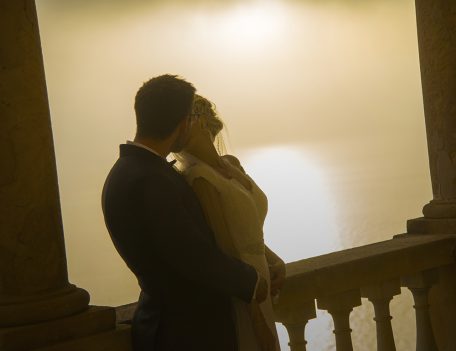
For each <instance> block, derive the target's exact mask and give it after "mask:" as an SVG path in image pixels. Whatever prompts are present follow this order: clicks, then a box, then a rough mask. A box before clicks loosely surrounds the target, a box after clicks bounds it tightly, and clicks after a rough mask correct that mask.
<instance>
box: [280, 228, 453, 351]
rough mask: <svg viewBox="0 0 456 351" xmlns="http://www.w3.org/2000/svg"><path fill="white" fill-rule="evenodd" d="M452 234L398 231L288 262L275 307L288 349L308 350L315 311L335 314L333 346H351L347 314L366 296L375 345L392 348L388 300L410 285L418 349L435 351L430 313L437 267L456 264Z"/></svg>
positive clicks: (380, 348)
mask: <svg viewBox="0 0 456 351" xmlns="http://www.w3.org/2000/svg"><path fill="white" fill-rule="evenodd" d="M455 247H456V236H453V235H402V236H397V237H396V238H395V239H392V240H387V241H382V242H378V243H375V244H371V245H365V246H360V247H355V248H352V249H347V250H342V251H338V252H333V253H330V254H326V255H321V256H317V257H312V258H308V259H304V260H300V261H296V262H291V263H288V264H287V280H286V283H285V286H284V287H283V289H282V291H281V294H280V299H279V301H278V303H277V304H276V305H275V312H276V319H277V321H278V322H280V323H282V324H284V326H285V327H286V328H287V331H288V334H289V337H290V348H291V350H292V351H304V350H306V341H305V338H304V329H305V326H306V324H307V322H308V320H310V319H312V318H315V316H316V311H315V300H316V302H317V306H318V308H319V309H323V310H327V311H328V312H329V313H330V314H331V315H332V317H333V321H334V333H335V337H336V349H337V350H338V351H346V350H353V346H352V341H351V329H350V325H349V315H350V312H351V311H352V310H353V308H354V307H356V306H359V305H360V304H361V297H366V298H368V299H369V301H371V302H372V303H373V305H374V311H375V321H376V326H377V349H378V350H381V351H386V350H395V343H394V338H393V333H392V328H391V322H390V320H391V316H390V313H389V302H390V301H391V299H392V298H393V296H394V295H398V294H400V287H401V286H405V287H408V288H409V289H410V290H411V291H412V294H413V297H414V300H415V309H416V317H417V350H437V347H436V345H435V341H434V336H433V333H432V327H431V323H430V318H429V311H428V307H429V304H428V291H429V289H430V288H431V287H432V285H433V284H435V283H436V282H437V279H438V274H437V272H436V268H438V267H442V266H446V265H449V264H452V263H454V262H455Z"/></svg>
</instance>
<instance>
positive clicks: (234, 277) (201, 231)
mask: <svg viewBox="0 0 456 351" xmlns="http://www.w3.org/2000/svg"><path fill="white" fill-rule="evenodd" d="M102 207H103V213H104V217H105V222H106V226H107V228H108V231H109V233H110V236H111V239H112V241H113V243H114V245H115V247H116V249H117V251H118V252H119V254H120V255H121V256H122V258H123V259H124V261H125V262H126V264H127V265H128V267H129V268H130V269H131V270H132V271H133V273H134V274H135V275H136V277H137V278H138V282H139V285H140V287H141V295H140V298H139V303H138V308H137V310H136V313H135V316H134V319H133V325H132V341H133V347H134V350H135V351H136V350H141V351H142V350H149V351H152V350H154V351H165V350H166V351H171V350H172V351H174V350H176V351H177V350H179V351H183V350H200V351H205V350H211V351H212V350H214V351H215V350H217V351H224V350H226V351H233V350H236V347H237V342H236V331H235V326H234V321H233V316H232V310H231V303H230V299H231V297H237V298H240V299H242V300H244V301H250V300H251V299H252V296H253V293H254V289H255V284H256V281H257V273H256V271H255V270H254V269H253V268H252V267H251V266H249V265H247V264H245V263H243V262H241V261H238V260H236V259H234V258H231V257H228V256H226V255H224V254H223V253H222V252H221V251H220V250H219V249H218V248H217V246H216V242H215V239H214V236H213V233H212V232H211V229H210V228H209V226H208V225H207V223H206V221H205V218H204V214H203V212H202V209H201V206H200V204H199V202H198V199H197V197H196V195H195V194H194V192H193V190H192V189H191V187H190V186H189V185H188V184H187V183H186V181H185V179H184V178H183V177H182V175H180V174H179V173H178V172H176V171H175V170H174V169H173V167H172V166H171V165H170V164H169V163H168V162H167V161H166V160H165V159H163V158H161V157H159V156H157V155H155V154H153V153H152V152H150V151H148V150H146V149H143V148H141V147H138V146H135V145H121V146H120V157H119V159H118V160H117V162H116V163H115V164H114V166H113V168H112V169H111V172H110V173H109V175H108V177H107V179H106V182H105V185H104V188H103V197H102Z"/></svg>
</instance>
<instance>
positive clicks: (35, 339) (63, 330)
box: [0, 306, 116, 351]
mask: <svg viewBox="0 0 456 351" xmlns="http://www.w3.org/2000/svg"><path fill="white" fill-rule="evenodd" d="M115 327H116V312H115V309H114V308H113V307H100V306H90V307H89V308H88V309H87V310H86V311H84V312H82V313H77V314H75V315H72V316H68V317H65V318H60V319H55V320H52V321H47V322H42V323H36V324H30V325H24V326H19V327H10V328H0V349H1V350H5V351H25V350H34V349H37V348H44V347H46V348H47V347H50V346H51V345H52V346H53V345H55V344H58V343H63V342H64V343H65V344H66V343H68V342H76V340H79V339H81V338H88V337H95V336H96V335H98V334H100V333H106V332H112V331H113V330H114V329H115ZM59 350H60V349H59ZM62 350H63V349H62ZM80 350H88V348H86V347H82V348H80Z"/></svg>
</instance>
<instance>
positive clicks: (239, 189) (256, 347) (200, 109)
mask: <svg viewBox="0 0 456 351" xmlns="http://www.w3.org/2000/svg"><path fill="white" fill-rule="evenodd" d="M192 115H193V116H192V117H194V119H195V120H196V121H195V123H193V125H192V127H191V128H192V129H191V132H190V139H189V141H188V143H187V146H186V147H185V149H184V150H183V151H182V152H181V153H179V154H178V155H176V158H177V159H178V161H179V164H178V167H179V168H180V169H181V171H182V173H183V174H184V176H185V178H186V180H187V181H188V183H189V184H190V185H191V186H192V188H193V190H194V191H195V193H196V195H197V196H198V198H199V201H200V203H201V206H202V208H203V211H204V213H205V215H206V218H207V221H208V223H209V225H210V226H211V228H212V230H213V232H214V234H215V236H216V241H217V244H218V246H219V247H220V248H221V249H222V250H223V251H224V252H226V253H228V254H229V255H231V256H234V257H236V258H239V259H240V260H242V261H244V262H246V263H248V264H250V265H252V266H253V267H254V268H255V269H256V270H257V272H259V274H260V275H262V276H263V277H264V278H265V279H266V280H267V282H268V286H269V287H270V294H269V296H268V298H267V299H266V300H265V301H264V302H262V303H260V304H258V303H257V302H252V303H250V304H247V303H245V302H243V301H241V300H239V299H233V301H232V306H233V312H234V315H235V321H236V327H237V335H238V342H239V348H238V350H239V351H279V350H280V347H279V342H278V338H277V331H276V328H275V323H274V314H273V309H272V302H271V296H275V295H277V294H278V291H279V289H280V288H281V286H282V284H283V282H284V279H285V264H284V262H283V261H282V260H281V259H280V258H279V257H278V256H277V255H276V254H275V253H274V252H272V251H271V250H270V249H269V248H268V247H267V246H265V244H264V241H263V223H264V220H265V217H266V213H267V198H266V195H265V194H264V193H263V192H262V191H261V189H260V188H259V187H258V186H257V185H256V184H255V182H254V181H253V180H252V178H250V177H249V176H248V175H247V174H246V173H245V171H244V169H243V168H242V166H241V164H240V162H239V160H238V159H237V158H236V157H234V156H231V155H224V156H221V153H222V152H221V150H217V149H220V143H217V144H218V145H219V147H218V148H216V147H215V145H214V142H215V140H216V137H217V135H218V134H219V132H220V131H221V130H222V128H223V123H222V121H221V120H220V118H219V117H218V116H217V113H216V111H215V108H214V106H213V104H212V103H211V102H210V101H209V100H207V99H205V98H203V97H202V96H199V95H195V100H194V103H193V110H192Z"/></svg>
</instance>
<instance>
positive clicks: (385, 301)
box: [361, 279, 401, 351]
mask: <svg viewBox="0 0 456 351" xmlns="http://www.w3.org/2000/svg"><path fill="white" fill-rule="evenodd" d="M400 293H401V284H400V280H399V279H397V280H392V281H388V282H382V283H379V284H376V285H372V286H365V287H363V288H361V296H362V297H366V298H367V299H368V300H369V301H370V302H372V304H373V305H374V312H375V317H374V320H375V323H376V328H377V350H378V351H396V345H395V343H394V335H393V329H392V327H391V319H392V317H391V315H390V308H389V304H390V301H391V300H392V299H393V297H394V296H395V295H399V294H400Z"/></svg>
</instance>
